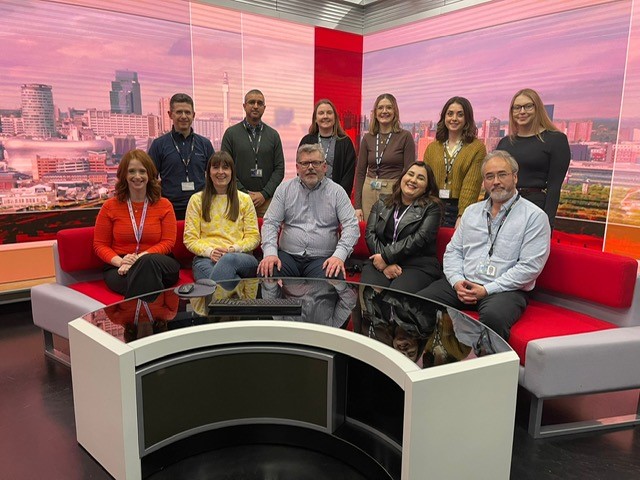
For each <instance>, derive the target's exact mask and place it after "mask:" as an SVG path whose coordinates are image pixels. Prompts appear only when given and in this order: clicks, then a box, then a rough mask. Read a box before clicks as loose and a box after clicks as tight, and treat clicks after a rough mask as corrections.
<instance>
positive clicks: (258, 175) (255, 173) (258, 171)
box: [251, 168, 262, 178]
mask: <svg viewBox="0 0 640 480" xmlns="http://www.w3.org/2000/svg"><path fill="white" fill-rule="evenodd" d="M251 176H252V177H253V178H262V169H261V168H252V169H251Z"/></svg>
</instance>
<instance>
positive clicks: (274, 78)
mask: <svg viewBox="0 0 640 480" xmlns="http://www.w3.org/2000/svg"><path fill="white" fill-rule="evenodd" d="M75 3H76V4H74V2H71V1H68V2H65V3H52V2H48V1H39V0H27V1H25V2H22V1H20V0H13V1H8V2H1V3H0V40H1V41H2V44H3V55H2V57H1V58H0V69H1V70H2V75H1V76H0V108H3V109H11V108H20V86H21V85H22V84H25V83H43V84H47V85H51V86H52V87H53V100H54V103H55V105H56V106H57V107H58V108H60V109H61V110H62V111H65V110H66V109H67V108H69V107H74V108H78V109H84V108H97V109H100V110H109V109H110V103H109V91H110V90H111V81H112V80H115V71H116V70H131V71H135V72H137V73H138V80H139V82H140V86H141V94H142V109H143V113H153V114H158V113H159V112H158V100H159V99H160V98H161V97H170V96H171V95H172V94H174V93H176V92H185V93H188V94H190V95H192V96H193V97H194V100H195V103H196V111H197V114H198V116H200V117H201V118H202V117H203V116H204V117H206V116H207V115H209V114H212V113H216V114H222V110H223V95H222V78H223V74H224V72H227V74H228V78H229V92H230V116H231V118H232V119H234V118H235V119H239V118H242V117H243V116H244V110H243V108H242V103H243V98H244V93H245V92H246V91H247V90H249V89H253V88H258V89H260V90H262V91H263V92H264V94H265V97H266V102H267V110H266V112H265V115H264V120H265V122H267V123H269V124H271V125H272V126H274V127H276V128H277V129H278V131H279V132H280V135H281V137H282V140H283V144H284V147H285V157H286V159H287V161H288V163H290V162H293V161H294V160H295V149H296V148H297V145H298V141H299V140H300V138H301V137H302V136H303V135H304V133H305V132H306V130H307V128H308V126H309V125H308V123H309V118H310V115H311V110H312V108H313V75H314V63H313V61H314V28H313V27H310V26H306V25H299V24H295V23H292V22H287V21H282V20H278V19H272V18H268V17H261V16H257V15H252V14H247V13H242V12H237V11H233V10H229V9H224V8H219V7H213V6H210V5H203V4H200V3H190V2H185V1H178V0H173V1H163V2H160V4H161V5H160V7H161V8H157V9H156V8H155V7H154V5H156V3H157V2H151V1H150V0H144V1H143V2H134V3H133V4H131V3H128V2H124V1H117V2H111V3H109V4H108V5H107V6H106V7H105V4H104V2H99V1H97V0H79V1H78V2H75ZM117 10H122V11H117ZM123 12H125V13H123ZM149 12H151V13H149ZM155 17H159V18H155ZM170 18H175V19H176V21H171V20H168V19H170ZM189 19H191V22H192V25H193V26H192V27H191V26H190V25H189V23H188V22H189ZM287 170H288V171H287V176H292V175H294V174H295V169H294V168H293V167H288V168H287Z"/></svg>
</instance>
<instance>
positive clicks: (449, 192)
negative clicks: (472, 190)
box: [440, 188, 451, 198]
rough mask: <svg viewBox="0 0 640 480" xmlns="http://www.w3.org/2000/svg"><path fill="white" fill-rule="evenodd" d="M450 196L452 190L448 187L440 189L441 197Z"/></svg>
mask: <svg viewBox="0 0 640 480" xmlns="http://www.w3.org/2000/svg"><path fill="white" fill-rule="evenodd" d="M450 197H451V190H449V189H447V188H441V189H440V198H450Z"/></svg>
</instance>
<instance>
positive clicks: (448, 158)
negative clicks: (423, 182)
mask: <svg viewBox="0 0 640 480" xmlns="http://www.w3.org/2000/svg"><path fill="white" fill-rule="evenodd" d="M448 147H449V139H446V140H445V141H444V184H445V185H446V184H448V183H449V174H450V173H451V169H452V168H453V162H454V161H455V159H456V158H457V157H458V154H459V153H460V150H461V149H462V140H460V141H458V143H457V144H456V148H455V150H454V151H453V153H452V154H451V155H449V148H448Z"/></svg>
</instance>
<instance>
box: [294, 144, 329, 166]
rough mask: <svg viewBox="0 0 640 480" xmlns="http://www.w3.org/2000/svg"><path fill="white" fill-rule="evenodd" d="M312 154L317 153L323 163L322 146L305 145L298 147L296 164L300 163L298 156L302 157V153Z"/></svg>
mask: <svg viewBox="0 0 640 480" xmlns="http://www.w3.org/2000/svg"><path fill="white" fill-rule="evenodd" d="M314 152H318V153H319V154H320V158H321V159H322V160H323V161H324V149H323V148H322V145H320V144H319V143H307V144H304V145H300V147H298V153H296V162H298V161H300V155H302V154H303V153H306V154H310V153H314Z"/></svg>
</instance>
